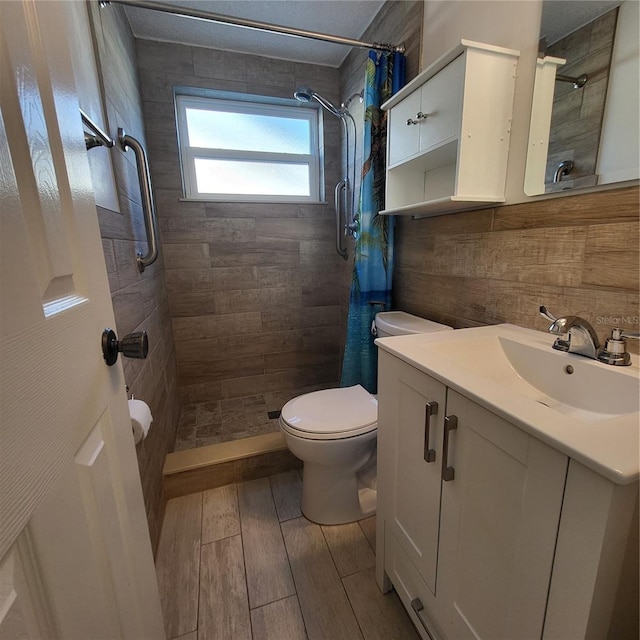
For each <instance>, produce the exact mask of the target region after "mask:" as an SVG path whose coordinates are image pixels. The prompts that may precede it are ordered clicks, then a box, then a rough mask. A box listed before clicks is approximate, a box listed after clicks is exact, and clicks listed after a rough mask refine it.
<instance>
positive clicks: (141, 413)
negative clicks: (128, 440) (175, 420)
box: [129, 399, 153, 444]
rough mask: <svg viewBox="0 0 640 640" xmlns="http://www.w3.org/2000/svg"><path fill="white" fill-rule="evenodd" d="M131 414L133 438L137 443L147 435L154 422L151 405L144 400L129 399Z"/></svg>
mask: <svg viewBox="0 0 640 640" xmlns="http://www.w3.org/2000/svg"><path fill="white" fill-rule="evenodd" d="M129 415H130V416H131V427H132V428H133V440H134V441H135V443H136V444H138V442H140V440H143V439H144V438H146V437H147V434H148V433H149V427H150V426H151V423H152V422H153V416H152V415H151V409H149V405H148V404H147V403H146V402H143V401H142V400H135V399H134V400H129Z"/></svg>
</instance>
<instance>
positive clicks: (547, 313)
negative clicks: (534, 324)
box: [540, 306, 558, 322]
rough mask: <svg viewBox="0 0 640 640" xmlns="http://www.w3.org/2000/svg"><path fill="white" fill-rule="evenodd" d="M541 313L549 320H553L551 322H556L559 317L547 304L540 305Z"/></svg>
mask: <svg viewBox="0 0 640 640" xmlns="http://www.w3.org/2000/svg"><path fill="white" fill-rule="evenodd" d="M540 315H541V316H542V317H543V318H546V319H547V320H551V322H555V321H556V320H557V319H558V318H556V317H555V316H554V315H553V314H552V313H551V311H549V309H547V307H545V306H541V307H540Z"/></svg>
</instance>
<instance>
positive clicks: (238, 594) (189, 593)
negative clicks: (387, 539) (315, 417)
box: [156, 471, 419, 640]
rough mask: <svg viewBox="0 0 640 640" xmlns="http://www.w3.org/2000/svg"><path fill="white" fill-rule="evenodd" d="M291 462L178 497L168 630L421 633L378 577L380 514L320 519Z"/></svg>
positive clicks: (205, 635) (297, 638) (286, 638)
mask: <svg viewBox="0 0 640 640" xmlns="http://www.w3.org/2000/svg"><path fill="white" fill-rule="evenodd" d="M301 491H302V483H301V479H300V474H299V473H298V472H297V471H289V472H286V473H280V474H278V475H274V476H271V477H270V478H262V479H260V480H252V481H250V482H243V483H239V484H231V485H227V486H224V487H220V488H217V489H212V490H209V491H204V492H199V493H193V494H190V495H187V496H183V497H181V498H174V499H172V500H170V501H169V502H168V504H167V510H166V514H165V519H164V524H163V528H162V535H161V537H160V544H159V547H158V554H157V559H156V570H157V575H158V584H159V586H160V593H161V597H162V606H163V611H164V617H165V628H166V632H167V639H168V640H173V639H174V638H177V639H180V640H358V639H361V640H419V636H418V634H417V633H416V631H415V629H414V627H413V625H412V623H411V621H410V619H409V617H408V616H407V614H406V612H405V611H404V609H403V607H402V604H401V603H400V600H399V599H398V597H397V595H396V594H395V592H391V593H388V594H386V595H383V594H381V593H380V591H379V590H378V587H377V585H376V582H375V578H374V564H375V556H374V549H375V517H374V518H368V519H367V520H362V521H361V522H358V523H352V524H346V525H338V526H331V527H325V526H319V525H317V524H313V523H311V522H309V521H308V520H307V519H306V518H305V517H304V516H302V514H301V512H300V498H301Z"/></svg>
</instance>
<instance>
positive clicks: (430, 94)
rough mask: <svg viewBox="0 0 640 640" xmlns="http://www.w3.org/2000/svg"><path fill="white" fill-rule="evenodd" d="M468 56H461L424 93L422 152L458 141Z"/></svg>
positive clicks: (421, 133)
mask: <svg viewBox="0 0 640 640" xmlns="http://www.w3.org/2000/svg"><path fill="white" fill-rule="evenodd" d="M464 62H465V56H464V55H461V56H459V57H457V58H456V59H455V60H454V61H453V62H451V63H450V64H448V65H447V66H446V67H445V68H444V69H442V71H439V72H438V73H436V75H435V76H433V78H431V79H430V80H428V81H427V82H426V83H425V84H424V85H423V86H422V90H421V100H420V110H421V111H422V113H423V114H424V115H425V116H426V117H425V119H424V120H422V121H421V123H420V125H417V126H416V128H419V129H420V151H429V150H430V149H433V148H435V147H438V146H440V145H441V144H444V143H445V142H449V141H451V140H453V139H454V138H457V137H458V136H459V134H460V119H461V114H462V88H463V86H464Z"/></svg>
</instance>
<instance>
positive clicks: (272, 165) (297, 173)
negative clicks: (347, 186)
mask: <svg viewBox="0 0 640 640" xmlns="http://www.w3.org/2000/svg"><path fill="white" fill-rule="evenodd" d="M195 168H196V182H197V186H198V193H218V194H241V195H269V196H309V195H311V194H310V189H309V167H308V165H306V164H292V163H284V162H282V163H277V162H248V161H242V160H214V159H210V158H196V159H195Z"/></svg>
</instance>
